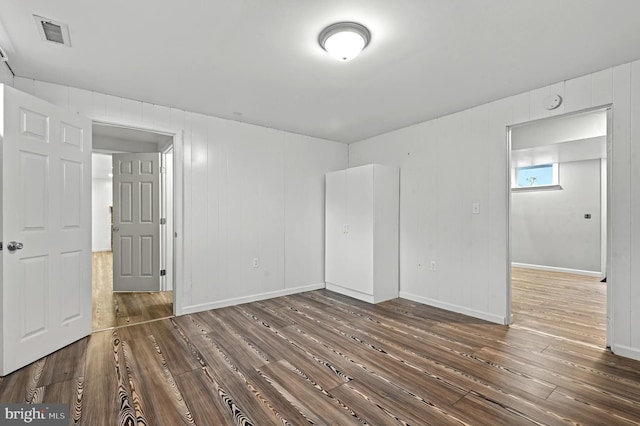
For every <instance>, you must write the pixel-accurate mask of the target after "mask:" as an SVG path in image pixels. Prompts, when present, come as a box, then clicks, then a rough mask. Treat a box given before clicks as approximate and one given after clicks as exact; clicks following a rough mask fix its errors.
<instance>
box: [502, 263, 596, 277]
mask: <svg viewBox="0 0 640 426" xmlns="http://www.w3.org/2000/svg"><path fill="white" fill-rule="evenodd" d="M511 266H515V267H516V268H527V269H537V270H539V271H550V272H564V273H567V274H576V275H586V276H589V277H598V278H602V277H604V274H603V273H602V272H598V271H584V270H582V269H570V268H558V267H557V266H544V265H530V264H528V263H517V262H511Z"/></svg>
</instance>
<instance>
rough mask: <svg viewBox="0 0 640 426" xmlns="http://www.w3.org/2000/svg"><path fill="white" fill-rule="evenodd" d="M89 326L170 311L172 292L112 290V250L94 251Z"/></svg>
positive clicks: (137, 319)
mask: <svg viewBox="0 0 640 426" xmlns="http://www.w3.org/2000/svg"><path fill="white" fill-rule="evenodd" d="M92 299H93V300H92V302H93V317H92V330H104V329H106V328H112V327H120V326H124V325H131V324H138V323H141V322H145V321H151V320H155V319H159V318H167V317H170V316H172V315H173V292H171V291H156V292H148V293H147V292H136V293H133V292H131V293H129V292H118V293H114V292H113V253H111V252H97V253H93V292H92Z"/></svg>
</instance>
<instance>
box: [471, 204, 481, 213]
mask: <svg viewBox="0 0 640 426" xmlns="http://www.w3.org/2000/svg"><path fill="white" fill-rule="evenodd" d="M471 213H473V214H480V203H473V205H472V206H471Z"/></svg>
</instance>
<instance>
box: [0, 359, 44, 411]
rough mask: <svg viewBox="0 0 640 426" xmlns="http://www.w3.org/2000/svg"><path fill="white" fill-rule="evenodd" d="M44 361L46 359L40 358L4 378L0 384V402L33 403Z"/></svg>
mask: <svg viewBox="0 0 640 426" xmlns="http://www.w3.org/2000/svg"><path fill="white" fill-rule="evenodd" d="M46 361H47V360H46V358H41V359H39V360H38V361H35V362H33V363H31V364H29V365H27V366H26V367H23V368H21V369H20V370H18V371H16V372H14V373H12V374H10V375H8V376H6V377H4V378H3V379H2V382H0V402H3V403H11V404H25V403H27V404H29V403H32V402H34V399H37V396H36V392H37V390H38V388H39V386H38V383H39V382H40V377H42V373H43V371H44V367H45V363H46Z"/></svg>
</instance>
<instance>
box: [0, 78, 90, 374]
mask: <svg viewBox="0 0 640 426" xmlns="http://www.w3.org/2000/svg"><path fill="white" fill-rule="evenodd" d="M0 92H1V97H2V100H1V101H0V106H3V107H4V110H3V111H0V143H1V144H2V148H1V150H0V152H1V156H2V161H1V162H0V163H1V165H2V166H1V167H2V171H1V173H0V176H1V178H0V179H1V180H2V203H1V206H0V207H1V208H0V211H1V212H2V214H1V215H2V219H1V220H0V222H1V223H2V228H1V229H0V235H1V236H2V243H3V248H2V251H0V257H1V259H2V261H1V262H0V265H2V271H0V275H1V277H2V278H1V280H2V281H1V283H0V288H1V292H2V350H1V353H2V355H1V356H2V362H1V370H2V371H1V372H0V375H3V376H4V375H6V374H8V373H11V372H12V371H14V370H17V369H18V368H21V367H23V366H25V365H27V364H29V363H31V362H33V361H35V360H37V359H39V358H41V357H43V356H45V355H48V354H50V353H52V352H54V351H56V350H58V349H60V348H62V347H64V346H66V345H68V344H70V343H72V342H74V341H76V340H78V339H81V338H83V337H85V336H87V335H89V334H90V333H91V122H90V121H89V120H88V119H86V118H83V117H80V116H78V115H77V114H72V113H70V112H68V111H65V110H63V109H61V108H59V107H56V106H54V105H52V104H49V103H48V102H45V101H43V100H41V99H38V98H36V97H34V96H31V95H28V94H26V93H23V92H20V91H18V90H15V89H13V88H11V87H6V86H3V85H0Z"/></svg>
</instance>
